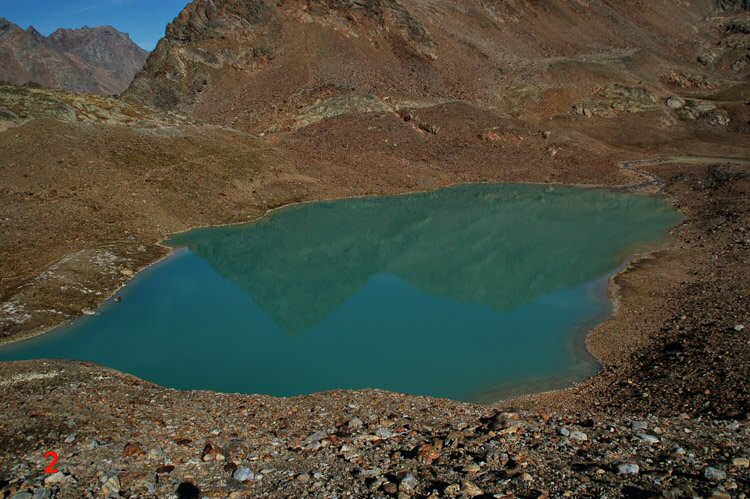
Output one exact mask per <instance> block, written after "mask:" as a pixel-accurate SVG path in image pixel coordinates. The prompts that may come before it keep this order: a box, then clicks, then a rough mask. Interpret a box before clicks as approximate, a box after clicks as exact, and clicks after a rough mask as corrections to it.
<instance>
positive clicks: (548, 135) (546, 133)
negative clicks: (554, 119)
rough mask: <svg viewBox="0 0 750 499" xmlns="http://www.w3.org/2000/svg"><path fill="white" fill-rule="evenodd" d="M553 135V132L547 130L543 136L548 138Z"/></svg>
mask: <svg viewBox="0 0 750 499" xmlns="http://www.w3.org/2000/svg"><path fill="white" fill-rule="evenodd" d="M551 136H552V132H550V131H549V130H545V131H544V132H542V137H544V138H545V139H548V138H550V137H551Z"/></svg>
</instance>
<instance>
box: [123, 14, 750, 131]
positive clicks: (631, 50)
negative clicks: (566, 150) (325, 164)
mask: <svg viewBox="0 0 750 499" xmlns="http://www.w3.org/2000/svg"><path fill="white" fill-rule="evenodd" d="M725 3H726V4H727V5H726V6H727V7H729V6H730V5H729V4H732V2H725ZM718 13H719V6H718V5H717V3H716V2H714V1H711V0H693V1H689V2H679V3H678V2H674V1H671V0H655V1H652V2H637V1H622V2H608V1H605V0H592V1H588V2H573V1H563V0H549V1H544V2H540V1H528V0H524V1H521V0H514V1H497V0H467V1H465V2H453V1H449V0H401V1H396V0H363V1H356V2H355V1H344V0H336V1H321V0H305V1H303V0H288V1H284V2H269V1H266V0H196V1H195V2H193V3H192V4H190V5H189V6H188V7H186V8H185V10H184V11H183V12H182V13H181V14H180V15H179V17H178V18H177V19H175V21H174V22H173V23H172V24H171V25H170V26H169V28H168V30H167V35H166V37H165V38H164V39H163V40H162V41H161V42H160V43H159V45H158V47H157V49H156V50H155V52H154V53H153V55H152V56H151V57H150V59H149V61H148V64H147V66H146V68H145V69H144V71H143V72H141V73H140V74H139V75H138V76H137V77H136V79H135V81H134V82H133V85H132V86H131V88H130V89H129V91H128V95H129V96H131V97H132V98H135V99H137V100H139V101H141V102H145V103H148V104H153V105H156V106H157V107H162V108H168V109H180V110H183V111H187V112H189V113H192V114H193V115H195V116H197V117H199V118H202V119H206V120H208V121H211V122H215V123H221V124H228V125H232V126H236V127H240V128H245V129H255V130H263V131H268V130H279V129H281V130H283V129H285V128H292V127H296V126H298V125H299V124H300V115H304V114H305V113H306V112H308V111H310V109H309V108H308V106H311V105H319V104H320V103H321V102H323V103H324V102H330V103H332V104H333V107H334V108H336V107H338V108H344V109H345V110H351V109H353V108H354V109H360V110H372V109H373V108H378V107H383V104H384V103H385V105H386V107H387V104H388V101H390V102H391V103H393V102H395V103H396V107H400V106H399V104H400V103H403V102H404V101H406V102H410V103H411V104H415V103H418V104H419V105H420V106H422V105H428V104H430V105H431V104H436V103H439V102H441V101H449V100H463V101H468V102H471V103H472V104H475V105H478V106H481V107H484V108H491V109H495V110H499V111H502V112H509V113H512V114H516V115H538V114H541V115H544V116H549V115H554V114H560V113H568V112H569V111H570V110H571V108H572V106H573V105H574V104H575V103H576V102H577V100H579V99H583V98H586V97H589V96H590V95H591V94H593V93H595V92H597V91H600V90H601V89H602V88H604V87H606V86H607V85H610V84H613V83H618V84H621V85H624V86H625V87H628V88H627V89H625V90H622V91H619V92H620V93H622V92H625V93H628V94H629V95H628V97H632V95H630V94H632V93H633V92H634V91H633V89H634V88H641V87H646V88H647V89H648V90H649V92H651V93H656V94H657V95H658V94H664V95H668V94H669V92H670V91H671V90H670V88H669V87H668V85H667V82H668V81H669V78H670V77H672V76H673V75H688V76H687V78H692V79H698V80H701V79H706V78H710V77H711V76H712V75H714V73H715V68H709V67H706V66H700V64H699V63H698V61H697V57H698V55H699V54H700V53H701V52H702V51H704V50H705V49H706V48H708V47H711V44H712V43H714V42H715V40H714V38H715V32H716V30H717V29H720V28H719V27H718V26H716V22H715V21H712V20H711V19H712V17H713V16H715V15H716V14H718ZM741 55H742V56H744V54H741ZM745 73H746V71H745ZM730 76H731V77H732V78H735V77H737V76H742V75H738V74H732V75H730ZM636 93H637V92H636ZM342 97H343V98H344V99H345V100H344V101H343V102H342V101H330V99H331V98H339V99H341V98H342ZM635 98H636V100H640V101H641V103H640V105H641V107H643V105H644V102H643V99H639V98H638V96H637V95H636V96H635ZM649 98H650V97H649ZM378 101H379V102H378ZM341 110H342V109H338V110H337V109H333V110H328V111H329V112H328V114H337V113H338V112H340V111H341ZM314 111H315V110H314ZM301 121H302V123H303V124H306V121H305V119H304V118H303V119H302V120H301ZM272 124H273V125H272Z"/></svg>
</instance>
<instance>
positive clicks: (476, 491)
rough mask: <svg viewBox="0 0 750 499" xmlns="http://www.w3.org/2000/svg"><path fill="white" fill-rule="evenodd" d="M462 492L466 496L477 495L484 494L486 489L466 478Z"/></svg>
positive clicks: (462, 483)
mask: <svg viewBox="0 0 750 499" xmlns="http://www.w3.org/2000/svg"><path fill="white" fill-rule="evenodd" d="M461 494H463V495H465V496H466V497H477V496H481V495H483V494H484V491H483V490H482V489H480V488H479V487H477V486H476V485H474V484H473V483H471V482H470V481H468V480H464V481H463V482H461Z"/></svg>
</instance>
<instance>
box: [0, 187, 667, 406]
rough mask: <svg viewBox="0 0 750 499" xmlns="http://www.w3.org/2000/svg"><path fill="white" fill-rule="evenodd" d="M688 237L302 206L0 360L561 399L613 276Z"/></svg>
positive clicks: (195, 252) (494, 207) (267, 387)
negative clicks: (644, 252)
mask: <svg viewBox="0 0 750 499" xmlns="http://www.w3.org/2000/svg"><path fill="white" fill-rule="evenodd" d="M678 221H679V214H678V213H676V212H675V211H673V210H672V209H671V208H670V207H669V206H668V205H667V204H666V203H665V202H664V201H662V200H660V199H656V198H650V197H642V196H633V195H625V194H618V193H612V192H605V191H599V190H586V189H575V188H559V187H555V188H551V187H543V186H531V185H501V186H497V185H472V186H461V187H454V188H450V189H445V190H442V191H438V192H434V193H424V194H413V195H407V196H395V197H382V198H364V199H353V200H342V201H332V202H324V203H314V204H306V205H298V206H294V207H290V208H288V209H284V210H280V211H277V212H274V213H273V214H271V215H269V216H268V217H265V218H264V219H262V220H261V221H259V222H256V223H253V224H249V225H243V226H233V227H221V228H212V229H201V230H197V231H192V232H189V233H186V234H182V235H180V236H177V237H175V238H173V239H172V240H171V241H170V244H172V245H173V246H176V247H180V248H183V249H181V250H180V251H178V252H176V254H175V255H174V256H172V257H171V258H169V259H167V260H165V261H164V262H163V263H161V264H159V265H157V266H155V267H153V268H152V269H150V270H149V271H148V272H146V273H145V274H143V275H142V276H139V278H137V279H136V280H134V281H133V282H132V283H131V284H130V285H129V286H128V287H127V288H125V289H124V290H123V293H122V296H123V298H124V299H123V301H122V303H114V302H110V303H108V304H107V305H106V306H105V307H103V309H102V310H101V311H100V313H99V314H98V315H97V316H95V317H89V318H86V319H84V320H81V321H78V322H76V323H75V324H73V325H72V326H69V327H66V328H61V329H59V330H57V331H55V332H53V333H51V334H49V335H46V336H44V337H41V338H37V339H34V340H30V341H28V342H23V343H19V344H17V345H12V346H10V347H7V348H5V349H2V350H0V360H18V359H28V358H44V357H46V358H73V359H81V360H89V361H93V362H98V363H101V364H104V365H108V366H110V367H114V368H116V369H121V370H124V371H128V372H131V373H133V374H135V375H138V376H141V377H143V378H145V379H148V380H151V381H154V382H157V383H160V384H162V385H165V386H169V387H174V388H180V389H211V390H217V391H225V392H243V393H264V394H271V395H278V396H290V395H298V394H304V393H311V392H316V391H322V390H329V389H361V388H383V389H388V390H393V391H397V392H403V393H412V394H422V395H433V396H441V397H448V398H453V399H457V400H472V401H477V400H481V401H486V400H489V399H496V398H498V397H502V396H505V395H507V394H508V393H516V392H517V391H518V390H519V389H520V390H521V391H525V390H530V389H531V390H534V391H538V390H541V389H549V388H558V387H560V386H562V385H566V384H569V383H571V382H573V381H579V380H581V379H583V378H585V377H587V376H590V375H592V374H593V373H594V372H595V371H596V369H597V366H596V363H595V362H594V361H593V360H592V359H591V358H590V356H589V355H588V354H587V353H586V351H585V348H584V347H583V345H584V342H583V334H582V332H583V331H585V330H588V329H589V328H590V327H592V326H593V325H595V324H596V323H598V322H600V321H601V320H602V319H603V317H605V316H606V315H607V314H608V313H609V312H610V310H611V304H610V302H609V301H608V300H607V299H606V293H605V292H604V289H606V287H605V286H606V280H607V278H608V276H610V275H611V273H612V272H613V271H614V270H615V269H617V268H618V267H619V266H620V265H621V264H622V262H623V259H624V258H625V256H627V254H628V252H629V251H632V250H633V248H635V247H637V246H638V245H640V244H643V243H645V242H650V241H657V240H659V239H661V238H663V237H664V234H665V230H666V229H667V228H668V227H670V226H672V225H674V224H676V223H677V222H678ZM533 379H536V380H542V382H541V383H534V384H533V386H532V385H529V384H528V380H533Z"/></svg>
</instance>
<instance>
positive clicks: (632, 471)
mask: <svg viewBox="0 0 750 499" xmlns="http://www.w3.org/2000/svg"><path fill="white" fill-rule="evenodd" d="M640 471H641V467H640V466H638V465H637V464H635V463H620V464H618V465H617V473H618V474H620V475H637V474H638V473H639V472H640Z"/></svg>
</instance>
